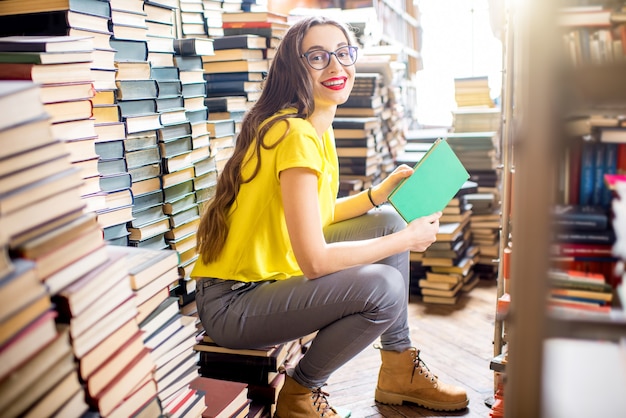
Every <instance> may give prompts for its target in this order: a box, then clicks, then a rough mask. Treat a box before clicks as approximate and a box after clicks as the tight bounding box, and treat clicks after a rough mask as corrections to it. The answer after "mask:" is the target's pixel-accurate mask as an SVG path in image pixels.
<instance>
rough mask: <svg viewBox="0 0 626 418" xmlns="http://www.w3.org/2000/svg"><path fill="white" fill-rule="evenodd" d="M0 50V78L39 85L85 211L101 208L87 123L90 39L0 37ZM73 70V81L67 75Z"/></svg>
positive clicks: (92, 138)
mask: <svg viewBox="0 0 626 418" xmlns="http://www.w3.org/2000/svg"><path fill="white" fill-rule="evenodd" d="M0 51H2V52H0V78H3V79H12V78H26V79H32V80H33V81H36V82H39V83H41V84H42V88H41V90H40V91H41V98H40V99H41V101H42V102H43V103H44V107H45V110H46V112H47V113H48V114H49V115H50V117H51V122H52V130H53V135H54V136H55V137H56V138H57V139H59V140H60V141H62V142H63V143H64V144H65V146H66V148H67V151H68V153H69V154H70V161H71V162H72V163H73V164H75V165H76V167H77V168H79V169H80V173H81V177H82V178H83V179H84V185H83V189H82V191H81V196H82V197H83V199H84V200H85V203H86V205H87V210H90V211H95V210H98V209H100V208H101V207H103V204H104V201H103V199H102V198H100V196H98V194H97V193H98V192H99V191H100V188H99V180H98V171H97V170H98V168H97V164H98V155H97V154H96V151H95V142H96V139H97V137H96V133H95V131H94V121H93V119H91V113H92V103H91V101H90V99H91V98H92V97H93V94H94V92H93V87H92V83H93V77H92V71H91V70H90V67H91V65H92V59H93V42H92V40H91V38H87V37H71V36H9V37H4V38H0ZM55 51H56V52H55ZM20 68H21V70H20ZM72 69H73V70H76V74H75V76H74V75H71V74H68V73H67V71H71V70H72ZM20 73H21V74H20ZM59 73H61V74H59Z"/></svg>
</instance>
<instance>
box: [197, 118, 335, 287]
mask: <svg viewBox="0 0 626 418" xmlns="http://www.w3.org/2000/svg"><path fill="white" fill-rule="evenodd" d="M279 113H295V109H286V110H283V111H281V112H279ZM288 121H289V127H290V129H289V133H288V134H287V136H286V137H285V138H284V139H283V140H282V141H281V142H280V144H278V145H277V146H276V147H274V148H271V149H265V148H262V151H261V168H260V170H259V172H258V174H257V176H256V177H255V178H254V179H253V180H252V181H251V182H249V183H245V184H242V186H241V188H240V190H239V193H238V195H237V198H236V199H235V202H234V203H233V205H232V207H231V209H230V212H229V214H228V224H229V232H228V237H227V239H226V244H225V246H224V249H223V250H222V252H221V254H220V257H219V258H218V259H217V260H216V261H214V262H211V263H209V264H205V263H204V262H203V261H202V257H199V258H198V261H197V262H196V264H195V266H194V268H193V271H192V273H191V276H192V277H216V278H220V279H227V280H239V281H243V282H255V281H261V280H284V279H288V278H290V277H292V276H300V275H302V271H301V270H300V267H299V266H298V263H297V261H296V258H295V256H294V254H293V249H292V248H291V242H290V240H289V234H288V233H287V226H286V224H285V215H284V210H283V204H282V196H281V189H280V181H279V180H280V178H279V174H280V172H281V171H283V170H286V169H288V168H294V167H304V168H310V169H312V170H314V171H315V172H316V173H317V175H318V176H317V177H318V180H317V190H318V196H319V203H320V213H321V217H322V224H323V226H326V225H329V224H330V223H332V221H333V217H334V208H335V201H336V199H337V192H338V188H339V163H338V160H337V152H336V149H335V141H334V136H333V132H332V128H329V129H328V130H327V131H326V132H325V133H324V135H323V137H322V142H323V146H322V145H321V144H320V141H319V140H318V138H317V133H316V132H315V129H314V128H313V126H312V125H311V124H310V123H309V122H308V121H306V120H304V119H300V118H290V119H288ZM286 128H287V125H286V123H285V122H279V123H277V124H276V125H274V126H273V127H272V128H271V129H270V130H269V131H268V132H267V134H266V136H265V138H264V142H265V144H274V143H275V142H276V141H277V140H278V139H279V138H280V137H281V136H282V134H283V133H284V132H285V130H286ZM248 156H250V153H248ZM244 161H247V159H246V160H244ZM255 163H256V157H254V156H252V158H251V160H250V162H249V163H247V164H245V165H244V167H243V169H242V170H243V178H244V179H245V178H248V177H249V174H250V173H251V172H252V170H253V169H254V167H255V165H256V164H255Z"/></svg>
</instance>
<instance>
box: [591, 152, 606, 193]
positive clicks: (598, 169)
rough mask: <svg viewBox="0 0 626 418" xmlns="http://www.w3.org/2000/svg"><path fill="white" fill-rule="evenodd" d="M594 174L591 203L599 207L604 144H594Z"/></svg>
mask: <svg viewBox="0 0 626 418" xmlns="http://www.w3.org/2000/svg"><path fill="white" fill-rule="evenodd" d="M594 145H595V155H594V158H595V162H594V169H595V174H594V176H593V194H592V198H591V203H592V204H593V205H600V204H601V203H602V194H603V193H604V173H605V171H606V158H605V156H606V146H605V145H606V144H603V143H599V142H598V143H595V144H594Z"/></svg>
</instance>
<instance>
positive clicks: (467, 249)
mask: <svg viewBox="0 0 626 418" xmlns="http://www.w3.org/2000/svg"><path fill="white" fill-rule="evenodd" d="M469 223H470V222H469V218H466V220H465V221H462V222H450V223H443V224H440V227H439V232H438V233H437V241H436V242H434V243H433V244H432V245H431V246H430V247H429V248H428V249H427V250H426V251H424V253H423V256H422V265H423V266H424V267H427V270H426V271H425V274H426V276H425V277H424V278H421V279H419V286H420V292H421V294H422V301H423V302H425V303H443V304H455V303H457V301H458V299H459V296H460V295H461V294H462V292H469V291H470V290H471V289H473V288H474V287H475V286H476V285H477V284H478V281H479V278H478V276H477V275H475V274H474V264H475V263H476V260H477V257H478V248H477V247H476V246H474V245H472V242H471V234H470V230H469Z"/></svg>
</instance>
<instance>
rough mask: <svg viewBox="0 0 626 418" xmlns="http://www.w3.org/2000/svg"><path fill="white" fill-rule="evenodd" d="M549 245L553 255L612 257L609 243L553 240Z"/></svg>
mask: <svg viewBox="0 0 626 418" xmlns="http://www.w3.org/2000/svg"><path fill="white" fill-rule="evenodd" d="M551 247H552V255H553V256H555V257H572V256H573V257H613V254H612V248H613V246H612V245H611V244H584V243H577V242H555V243H553V244H552V246H551Z"/></svg>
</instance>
